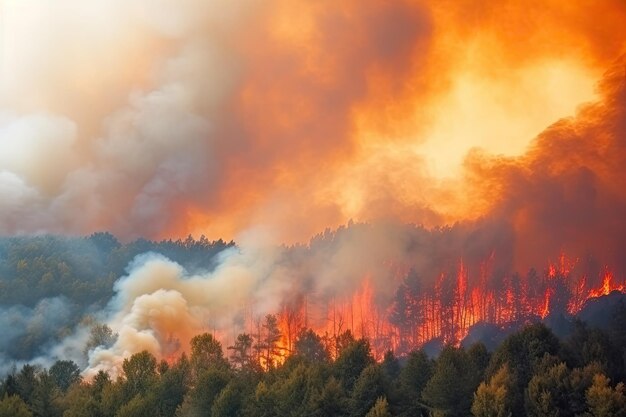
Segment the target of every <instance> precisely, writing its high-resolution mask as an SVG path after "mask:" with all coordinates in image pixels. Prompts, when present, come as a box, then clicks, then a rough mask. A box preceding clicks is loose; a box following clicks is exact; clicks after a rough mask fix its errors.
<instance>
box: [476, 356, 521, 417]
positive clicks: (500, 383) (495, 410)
mask: <svg viewBox="0 0 626 417" xmlns="http://www.w3.org/2000/svg"><path fill="white" fill-rule="evenodd" d="M514 382H515V381H514V380H513V378H512V376H511V371H510V370H509V367H508V366H507V365H504V366H502V368H500V370H499V371H498V372H496V374H495V375H494V376H493V377H492V378H491V380H490V381H489V383H485V382H481V384H480V385H479V386H478V390H476V393H475V394H474V402H473V404H472V414H473V415H474V416H476V417H509V416H510V415H511V405H512V404H511V403H512V400H511V393H512V390H513V389H514V388H515V386H514Z"/></svg>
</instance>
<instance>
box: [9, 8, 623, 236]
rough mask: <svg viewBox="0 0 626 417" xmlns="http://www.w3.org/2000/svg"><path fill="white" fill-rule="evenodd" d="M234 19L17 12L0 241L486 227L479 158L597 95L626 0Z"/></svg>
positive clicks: (183, 11)
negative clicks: (56, 159) (375, 224)
mask: <svg viewBox="0 0 626 417" xmlns="http://www.w3.org/2000/svg"><path fill="white" fill-rule="evenodd" d="M231 3H232V2H226V1H217V2H212V3H211V4H205V3H204V2H200V1H198V0H184V1H183V2H182V3H181V2H174V1H173V0H162V1H160V2H157V3H153V2H144V1H143V0H134V1H133V2H131V3H130V4H129V3H127V2H122V1H119V0H114V1H109V2H105V1H96V2H90V3H89V4H88V5H87V4H84V2H80V1H78V0H62V1H61V3H58V4H55V8H54V10H53V9H50V8H49V7H47V6H45V5H43V4H40V3H36V4H35V3H32V4H30V3H29V5H21V4H18V2H9V3H8V4H7V5H5V16H4V18H5V19H4V24H5V27H4V33H3V35H4V37H3V41H4V49H3V58H4V60H3V68H4V71H3V73H2V74H1V77H0V89H2V92H3V94H2V101H1V102H0V113H1V114H2V117H0V146H2V148H7V149H12V151H11V153H10V155H11V158H7V159H6V160H3V159H2V158H0V172H3V173H5V171H6V175H5V177H6V178H5V177H2V183H3V185H4V186H3V187H1V189H2V201H11V202H12V203H11V204H10V205H9V204H8V203H3V205H2V206H1V207H0V211H1V213H2V218H5V219H10V220H8V221H6V222H4V223H0V230H2V231H3V232H5V233H16V232H32V231H50V232H65V233H68V232H69V233H89V232H91V231H94V230H98V229H108V230H111V231H113V232H115V233H116V234H118V235H120V236H124V237H127V238H132V237H136V236H148V237H172V236H183V235H187V234H189V233H192V234H196V235H199V234H201V233H204V234H206V235H208V236H219V237H222V238H225V239H230V238H234V237H236V236H238V235H239V234H240V233H242V232H244V231H246V230H248V229H249V228H251V227H255V226H262V227H266V228H269V229H271V230H272V231H273V235H274V238H275V240H276V241H278V242H293V241H303V240H306V239H308V238H309V237H310V236H312V235H313V234H315V233H316V232H318V231H320V230H323V229H324V228H326V227H336V226H338V225H340V224H345V223H346V222H347V221H348V220H349V219H354V220H358V221H374V220H379V219H381V218H382V219H388V218H395V219H398V220H400V221H403V222H415V223H422V224H426V225H429V226H433V225H441V224H445V223H448V222H454V221H457V220H465V219H475V218H477V217H480V216H481V215H483V214H484V213H485V212H486V211H487V210H488V207H487V206H489V205H490V204H485V200H488V201H492V200H493V199H492V198H489V199H483V198H474V196H472V197H471V198H469V200H470V201H467V200H468V198H467V197H466V195H465V194H464V193H462V192H459V190H462V189H464V188H465V187H466V185H465V183H464V182H463V181H462V180H461V178H462V177H463V176H474V175H478V177H479V178H476V181H481V182H483V183H484V184H490V183H492V181H491V179H489V178H483V177H485V175H480V173H477V172H476V170H475V169H472V168H471V165H472V163H473V162H472V161H475V159H476V155H484V158H483V159H484V160H485V161H482V162H481V163H484V164H487V165H491V164H498V165H499V163H498V162H497V160H495V161H494V160H493V159H492V158H493V157H492V154H493V153H496V154H504V155H506V156H507V157H517V156H519V155H521V154H523V153H524V152H525V151H526V148H527V145H528V144H529V142H530V141H531V140H532V138H533V137H534V136H535V135H537V134H538V133H540V132H541V131H542V130H543V129H544V128H545V127H546V126H548V125H549V124H550V123H552V122H553V121H555V120H557V119H559V118H561V117H565V116H569V115H571V114H573V112H574V111H575V109H576V108H577V107H578V106H579V105H581V103H583V102H586V101H589V100H592V99H595V96H594V91H593V85H594V83H595V82H596V81H597V79H598V78H599V77H600V74H601V73H602V71H603V70H604V69H605V68H607V67H608V65H609V63H610V62H611V61H612V60H613V59H615V58H616V57H617V56H619V54H620V51H622V50H623V46H624V45H623V42H622V39H624V38H625V37H624V36H623V35H625V34H624V30H625V29H624V25H622V24H621V22H623V21H624V19H625V18H626V11H625V6H624V5H623V2H621V1H618V0H614V1H611V0H603V1H599V2H589V3H584V4H580V3H577V4H575V5H574V4H570V3H568V2H562V1H548V2H531V3H525V4H524V5H523V6H520V5H519V4H518V3H517V2H514V1H505V2H499V3H498V4H488V5H484V4H481V5H476V4H475V2H456V1H454V2H450V1H446V2H427V1H411V0H402V1H394V2H385V1H380V0H367V1H348V2H342V3H341V4H337V3H336V2H330V1H321V2H315V3H314V4H313V3H308V2H297V3H294V2H288V1H283V0H273V1H271V2H264V3H263V4H258V3H255V2H242V3H241V4H238V5H233V4H231ZM58 10H61V11H69V10H74V11H75V13H59V12H58ZM216 16H220V18H219V19H218V18H216ZM591 16H593V18H591ZM77 33H79V34H82V36H75V35H76V34H77ZM62 51H69V52H67V53H66V52H62ZM44 63H45V64H44ZM85 63H89V64H85ZM33 115H40V116H41V117H43V118H44V119H46V121H47V122H48V123H47V124H37V123H36V122H35V121H33V119H32V116H33ZM23 125H26V126H27V127H28V128H26V129H25V128H23ZM63 126H65V128H64V129H61V127H63ZM68 126H69V128H68ZM59 131H60V132H61V134H59V133H57V132H59ZM29 135H30V136H29ZM31 136H32V137H34V138H37V139H36V140H25V139H24V138H25V137H26V138H28V137H31ZM37 140H46V141H47V142H52V143H53V145H51V146H52V148H54V149H56V150H57V152H60V153H62V154H65V155H67V156H68V158H66V159H68V160H69V161H71V163H69V164H67V165H66V166H63V167H59V166H56V165H54V164H52V163H51V162H50V161H49V160H48V159H47V158H46V152H45V151H43V150H40V149H39V147H37V146H36V144H33V143H36V142H37ZM47 142H46V143H47ZM55 144H56V146H55ZM48 148H49V147H45V148H42V149H48ZM475 148H481V149H483V154H477V151H475V150H474V151H472V153H471V154H470V157H469V160H468V162H466V164H467V165H470V168H469V170H467V169H466V168H462V164H463V161H464V159H465V158H466V156H467V155H468V152H470V151H471V150H473V149H475ZM472 155H473V156H472ZM26 156H28V157H26ZM33 161H35V162H36V163H35V164H33V163H32V162H33ZM53 165H54V166H53ZM34 166H36V167H37V168H36V169H35V168H34ZM486 177H488V175H487V176H486ZM51 178H52V179H54V181H52V180H51ZM485 189H486V187H483V192H485V193H487V192H488V193H491V194H496V195H495V196H494V197H500V194H502V193H504V192H505V191H504V190H502V189H501V187H500V186H495V187H492V188H489V190H488V191H485ZM77 206H80V207H86V208H87V209H86V210H82V211H81V213H80V215H68V214H67V213H71V212H72V211H73V208H74V207H77ZM520 221H521V220H520Z"/></svg>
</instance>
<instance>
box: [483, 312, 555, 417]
mask: <svg viewBox="0 0 626 417" xmlns="http://www.w3.org/2000/svg"><path fill="white" fill-rule="evenodd" d="M560 350H561V345H560V342H559V340H558V339H557V337H556V336H555V335H554V334H553V333H552V332H551V331H550V330H549V329H548V328H547V327H546V326H544V325H543V324H533V325H530V326H527V327H525V328H524V329H523V330H521V331H520V332H518V333H515V334H512V335H511V336H509V337H508V338H506V339H505V340H504V342H502V344H501V345H500V346H499V347H498V348H497V349H496V351H495V352H494V353H493V355H492V356H491V360H490V361H489V366H488V367H487V370H486V371H485V374H486V376H487V378H490V377H492V376H493V375H495V373H496V372H498V370H499V369H500V368H502V366H503V365H505V364H506V365H508V367H509V369H510V371H511V373H512V376H513V379H514V381H515V389H514V390H513V399H512V401H513V402H512V407H511V412H512V415H513V416H514V417H522V416H525V409H524V392H525V389H526V387H527V386H528V383H529V382H530V379H531V378H532V377H533V374H535V373H536V372H538V371H539V367H540V365H541V364H542V361H543V360H544V356H545V355H548V356H556V355H558V354H559V352H560Z"/></svg>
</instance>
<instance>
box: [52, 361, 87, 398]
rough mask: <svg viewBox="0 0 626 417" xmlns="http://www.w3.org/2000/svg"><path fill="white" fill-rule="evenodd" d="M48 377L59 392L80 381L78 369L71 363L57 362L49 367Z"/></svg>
mask: <svg viewBox="0 0 626 417" xmlns="http://www.w3.org/2000/svg"><path fill="white" fill-rule="evenodd" d="M50 377H52V380H53V381H54V383H55V384H56V386H57V387H59V388H60V389H61V391H63V392H65V391H67V390H68V389H69V387H70V386H71V385H72V384H76V383H79V382H80V381H81V376H80V368H79V367H78V365H76V364H75V363H74V362H72V361H66V360H58V361H56V362H55V363H54V365H52V366H51V367H50Z"/></svg>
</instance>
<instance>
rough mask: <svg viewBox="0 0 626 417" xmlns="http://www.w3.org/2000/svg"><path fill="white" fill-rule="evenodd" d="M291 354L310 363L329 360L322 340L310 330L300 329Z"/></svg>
mask: <svg viewBox="0 0 626 417" xmlns="http://www.w3.org/2000/svg"><path fill="white" fill-rule="evenodd" d="M293 353H294V355H296V356H298V357H301V358H304V359H306V360H308V361H311V362H327V361H328V360H329V359H330V357H329V355H328V351H327V350H326V347H325V346H324V344H323V343H322V338H321V337H320V336H318V335H317V334H316V333H315V332H314V331H313V330H311V329H302V331H301V332H300V333H299V334H298V336H297V338H296V342H295V343H294V352H293Z"/></svg>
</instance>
